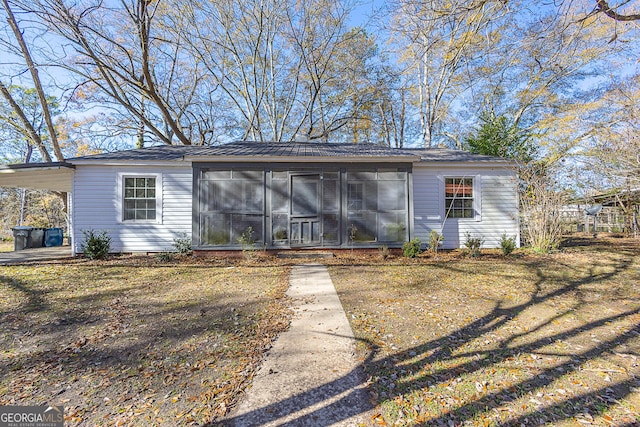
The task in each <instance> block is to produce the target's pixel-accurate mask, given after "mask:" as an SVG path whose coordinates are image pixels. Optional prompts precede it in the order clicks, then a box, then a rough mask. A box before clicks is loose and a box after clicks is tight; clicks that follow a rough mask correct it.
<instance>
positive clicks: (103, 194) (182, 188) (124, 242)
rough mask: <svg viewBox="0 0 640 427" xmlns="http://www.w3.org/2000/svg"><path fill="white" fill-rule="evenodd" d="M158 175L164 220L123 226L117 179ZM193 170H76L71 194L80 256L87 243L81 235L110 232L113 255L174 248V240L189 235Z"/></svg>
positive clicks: (76, 247) (74, 238)
mask: <svg viewBox="0 0 640 427" xmlns="http://www.w3.org/2000/svg"><path fill="white" fill-rule="evenodd" d="M127 173H131V174H135V173H137V174H139V173H150V174H151V173H154V174H155V173H159V174H160V175H161V181H162V188H161V194H160V195H159V196H161V198H162V207H161V212H162V218H161V221H160V222H159V223H139V224H136V223H131V222H127V223H123V222H122V221H120V218H119V217H120V216H121V211H120V205H121V200H119V197H120V196H119V191H118V186H119V185H120V184H119V182H118V176H119V174H127ZM191 187H192V173H191V165H190V164H185V165H180V166H179V167H169V166H165V167H110V166H94V165H91V166H90V165H87V166H81V165H79V166H77V167H76V171H75V176H74V189H73V204H74V207H75V209H74V211H73V226H72V230H73V235H72V237H73V238H72V242H73V245H74V249H75V251H76V252H80V246H81V245H82V243H83V234H82V230H89V229H93V230H106V231H107V233H109V235H110V236H111V237H112V247H111V250H112V252H155V251H162V250H172V249H173V239H174V238H175V237H177V236H179V235H180V234H181V233H187V234H188V235H191V204H192V196H191Z"/></svg>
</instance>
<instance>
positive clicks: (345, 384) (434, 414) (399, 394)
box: [212, 252, 640, 427]
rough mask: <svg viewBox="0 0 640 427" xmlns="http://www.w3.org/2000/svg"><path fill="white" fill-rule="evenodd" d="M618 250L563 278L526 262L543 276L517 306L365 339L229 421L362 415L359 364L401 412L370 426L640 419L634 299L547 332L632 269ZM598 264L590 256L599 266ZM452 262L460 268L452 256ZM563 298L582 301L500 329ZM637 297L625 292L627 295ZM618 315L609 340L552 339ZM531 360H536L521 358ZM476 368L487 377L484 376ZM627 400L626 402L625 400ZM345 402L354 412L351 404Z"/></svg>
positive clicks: (306, 421)
mask: <svg viewBox="0 0 640 427" xmlns="http://www.w3.org/2000/svg"><path fill="white" fill-rule="evenodd" d="M622 255H623V258H622V259H619V258H618V259H617V261H615V265H614V267H615V268H613V269H612V270H611V271H607V272H601V271H600V270H599V269H598V268H597V266H596V265H594V266H593V268H591V269H590V270H589V271H588V273H587V274H584V275H583V276H582V277H578V278H574V279H573V280H568V281H564V282H563V281H562V280H561V278H560V277H556V276H555V272H550V273H545V271H546V270H545V269H543V268H541V267H542V266H543V265H544V261H543V262H541V263H536V262H531V263H529V267H530V268H531V269H532V271H533V272H534V273H535V274H536V276H537V282H536V283H535V284H534V291H533V292H532V293H531V294H530V296H529V298H528V300H527V301H525V302H522V303H520V304H516V305H513V304H512V303H511V305H509V304H508V303H507V302H506V301H495V305H494V307H493V309H491V310H490V311H489V312H488V313H486V314H484V315H482V316H480V317H479V318H477V319H475V320H474V321H471V322H468V323H467V324H465V325H463V326H462V327H459V328H458V329H455V330H453V331H451V332H450V333H448V334H447V335H445V336H442V337H440V338H437V339H432V340H429V341H427V342H424V343H422V344H420V345H417V346H413V347H411V348H408V349H405V350H403V351H397V352H395V353H386V355H384V354H382V351H381V350H382V349H381V348H380V347H379V345H378V344H377V343H375V342H372V341H371V340H368V339H364V338H361V339H360V340H361V341H363V342H365V344H366V346H367V348H368V354H367V357H366V360H364V361H363V362H362V364H361V365H359V366H358V367H357V368H356V369H355V370H354V371H353V372H350V373H349V374H348V375H346V376H344V377H342V378H340V379H338V380H336V381H333V382H331V383H327V384H324V385H322V386H320V387H318V388H315V389H313V390H309V391H307V392H304V393H301V394H299V395H297V396H294V397H292V398H290V399H287V400H286V401H281V402H278V403H277V404H273V405H271V406H268V407H263V408H260V409H259V410H256V411H254V413H251V414H247V415H245V416H238V417H233V418H230V419H228V420H226V421H225V422H224V424H223V425H229V426H233V425H235V426H249V425H259V424H252V423H251V420H252V419H253V418H255V416H256V415H257V413H258V412H259V413H260V414H262V415H261V416H262V417H263V418H262V419H261V423H260V424H266V423H269V422H271V423H272V425H291V426H294V425H296V426H297V425H301V426H302V425H314V426H328V425H332V424H334V423H337V422H340V421H341V420H345V419H347V418H349V417H352V416H356V415H358V414H359V413H360V412H362V410H361V409H360V408H361V406H358V405H353V404H351V403H350V399H353V398H354V393H355V391H354V390H353V389H354V384H353V378H354V377H357V378H361V379H362V376H361V373H362V371H364V372H366V373H367V374H368V375H370V376H371V379H370V380H369V383H368V391H369V394H370V395H371V396H373V399H374V400H375V403H377V404H380V405H383V406H384V405H387V406H389V407H391V408H393V411H395V414H397V416H396V418H395V419H392V420H389V419H387V420H386V421H383V418H382V415H378V416H375V417H373V418H371V419H369V420H368V422H369V423H370V424H372V425H380V424H382V425H392V424H393V425H425V426H462V425H482V426H489V425H491V426H501V427H503V426H504V427H506V426H514V427H515V426H522V425H543V424H545V425H556V424H559V423H569V424H571V423H577V422H580V424H581V425H600V424H602V425H604V424H607V425H609V424H611V425H614V424H615V425H621V426H622V425H625V426H632V425H639V424H640V415H639V414H638V412H637V411H638V409H639V408H640V396H638V388H639V387H640V378H639V377H638V363H637V362H636V360H637V359H638V358H640V351H639V348H640V347H639V342H638V341H639V337H640V306H638V304H637V300H635V301H634V303H633V304H632V307H631V308H628V309H620V310H618V312H617V313H614V314H610V315H604V311H605V310H604V308H603V312H601V313H593V314H594V316H596V317H597V318H596V319H593V320H591V321H584V322H581V324H580V325H579V326H575V327H571V328H567V329H564V330H559V331H552V332H550V331H548V330H546V329H548V327H550V326H552V325H553V324H554V323H556V322H558V320H559V319H561V318H563V317H565V316H569V315H571V314H572V313H574V312H576V310H578V309H580V308H585V307H587V306H592V305H593V303H589V302H588V301H587V298H588V297H589V295H590V293H592V292H594V291H593V290H592V289H591V288H592V286H593V285H595V284H603V283H606V282H608V281H610V280H613V279H616V277H617V276H618V275H620V274H622V273H623V272H627V273H631V274H635V272H634V270H633V269H635V268H637V266H636V265H635V264H634V257H635V258H637V256H638V254H637V253H636V252H625V253H622ZM611 259H613V258H611ZM611 259H608V260H607V262H609V261H611ZM597 262H598V260H594V264H597ZM635 262H636V263H637V260H636V261H635ZM448 268H451V269H455V268H456V267H455V265H453V264H451V265H448ZM566 268H568V269H571V268H572V266H571V265H570V264H568V265H566ZM549 284H551V286H549ZM566 296H571V297H572V298H575V301H576V303H575V304H574V305H571V306H569V307H566V308H558V309H557V311H556V312H555V314H554V315H552V316H549V317H548V318H547V319H545V320H544V321H543V322H541V323H539V324H537V325H535V326H533V327H531V328H527V329H526V330H525V331H523V332H512V333H510V334H508V335H506V336H504V332H503V329H504V328H505V327H506V326H507V325H508V324H509V322H511V321H512V320H513V319H515V318H517V317H518V316H521V315H523V313H524V312H525V311H528V310H530V309H532V308H536V307H538V306H541V305H551V306H553V305H554V300H556V299H558V298H561V297H566ZM633 298H634V296H632V295H629V296H628V297H627V301H628V300H630V299H633ZM427 308H428V307H427ZM617 323H624V326H623V327H620V329H619V331H618V332H617V333H610V334H609V335H608V336H607V337H606V338H605V339H599V340H596V339H595V338H594V339H592V340H591V342H592V343H596V344H594V345H590V346H582V348H581V349H578V350H575V351H571V352H569V351H562V350H558V349H556V348H553V345H554V344H556V343H562V342H565V341H566V340H571V339H580V340H583V339H584V338H585V337H596V336H598V337H599V336H600V335H602V328H603V327H605V326H609V325H612V324H617ZM501 335H502V338H499V339H497V340H496V336H498V337H500V336H501ZM485 338H487V342H488V341H492V343H491V345H486V346H484V348H482V347H480V348H478V345H477V344H476V345H475V347H473V346H471V348H472V350H469V344H470V343H472V342H476V343H477V342H478V341H480V342H482V341H484V339H485ZM587 341H588V340H587ZM581 342H582V341H581ZM621 348H625V349H626V350H624V351H625V352H626V353H625V354H620V353H619V351H621V350H619V349H621ZM612 356H616V357H623V358H625V357H626V358H628V359H631V363H629V365H630V366H628V367H626V368H620V367H619V366H615V365H614V366H615V368H613V369H611V370H610V369H608V368H607V366H611V365H605V366H599V365H597V364H599V363H601V362H603V363H604V361H606V360H607V358H611V357H612ZM526 358H531V360H533V361H534V362H535V363H532V364H531V366H528V367H527V366H524V365H526V363H524V362H523V361H524V360H526ZM514 363H515V364H519V366H520V367H518V368H517V369H520V370H522V369H524V370H525V371H526V374H525V375H524V376H515V375H514V376H513V378H511V379H510V380H509V381H505V382H503V383H500V382H498V383H493V379H492V376H491V375H492V374H493V375H495V376H496V377H497V376H499V375H502V373H501V372H502V371H505V370H506V371H507V373H508V369H506V368H505V364H507V366H508V364H512V366H513V364H514ZM594 363H596V365H594ZM534 365H535V366H534ZM594 366H595V367H594ZM515 370H516V369H514V371H515ZM596 371H598V373H599V374H602V375H603V376H606V379H605V380H604V381H601V382H599V384H595V383H594V384H588V383H587V384H582V383H581V381H582V380H581V379H580V378H581V377H580V376H581V375H584V374H588V373H591V372H596ZM608 372H611V376H612V377H613V376H614V374H613V372H615V377H618V374H621V377H622V378H615V379H611V378H609V375H608V374H607V373H608ZM474 376H477V377H479V378H485V379H486V381H478V380H477V379H476V377H474ZM360 381H361V383H362V380H360ZM587 381H588V380H587ZM566 383H569V385H571V386H572V387H573V388H572V389H570V390H567V389H566V386H561V384H566ZM561 387H565V388H561ZM469 388H471V391H469ZM445 389H448V391H446V393H443V394H440V395H439V390H445ZM381 390H385V392H386V393H387V395H386V396H381V395H379V392H380V391H381ZM458 392H459V393H460V395H459V396H462V394H466V396H464V398H458V396H456V393H458ZM341 393H347V394H346V395H345V396H343V397H341V398H340V399H338V400H337V401H336V402H334V403H331V404H328V405H326V406H325V407H323V408H321V409H316V410H311V411H310V413H303V414H302V415H300V416H299V417H298V418H297V419H295V420H293V421H290V422H286V423H279V422H278V421H279V419H280V418H281V417H283V416H285V415H288V414H280V413H279V411H278V408H279V407H280V406H282V407H293V408H294V410H295V411H304V410H305V409H306V410H307V412H309V410H310V406H312V405H319V404H321V402H322V401H324V400H327V399H328V398H329V397H330V396H334V397H336V396H338V395H339V394H341ZM625 399H627V400H625ZM630 399H631V400H630ZM633 399H636V400H635V401H634V400H633ZM623 400H625V403H621V402H622V401H623ZM625 405H626V407H625ZM345 407H346V408H350V410H349V409H347V410H345ZM614 408H617V409H618V410H619V409H623V410H625V409H626V413H623V414H620V413H618V414H613V413H612V414H613V416H615V417H617V418H616V419H614V418H613V417H612V416H610V415H608V413H609V411H612V410H613V409H614ZM290 413H292V412H290ZM280 421H282V420H280ZM386 422H388V423H389V424H386ZM580 424H577V425H580ZM212 425H217V424H215V423H213V424H212Z"/></svg>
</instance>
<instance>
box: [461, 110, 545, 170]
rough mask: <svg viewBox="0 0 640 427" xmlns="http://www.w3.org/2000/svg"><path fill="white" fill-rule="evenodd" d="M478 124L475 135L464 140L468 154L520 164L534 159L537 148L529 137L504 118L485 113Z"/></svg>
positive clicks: (492, 113)
mask: <svg viewBox="0 0 640 427" xmlns="http://www.w3.org/2000/svg"><path fill="white" fill-rule="evenodd" d="M480 122H481V126H480V128H479V129H478V130H477V133H476V135H472V136H469V137H468V138H467V140H466V144H465V148H467V149H468V150H469V151H470V152H472V153H477V154H485V155H489V156H498V157H504V158H508V159H514V160H516V161H518V162H520V163H522V164H528V163H530V162H531V161H533V160H534V159H535V158H536V155H537V148H536V146H535V145H534V142H533V141H532V139H531V136H530V135H528V134H527V133H526V132H525V131H524V130H523V129H521V128H520V127H518V125H517V124H515V123H513V121H510V120H509V118H507V117H506V116H496V114H495V113H494V112H488V113H486V112H485V113H483V114H482V115H481V116H480Z"/></svg>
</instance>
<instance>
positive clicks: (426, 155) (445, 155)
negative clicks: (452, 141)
mask: <svg viewBox="0 0 640 427" xmlns="http://www.w3.org/2000/svg"><path fill="white" fill-rule="evenodd" d="M403 151H405V152H407V153H410V154H414V155H419V156H420V158H421V160H422V161H423V162H500V163H512V162H513V161H512V160H510V159H505V158H503V157H495V156H485V155H484V154H473V153H470V152H468V151H462V150H451V149H448V148H404V149H403Z"/></svg>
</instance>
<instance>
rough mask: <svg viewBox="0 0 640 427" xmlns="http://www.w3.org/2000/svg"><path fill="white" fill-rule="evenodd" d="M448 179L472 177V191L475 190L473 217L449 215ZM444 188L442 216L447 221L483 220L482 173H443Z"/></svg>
mask: <svg viewBox="0 0 640 427" xmlns="http://www.w3.org/2000/svg"><path fill="white" fill-rule="evenodd" d="M447 179H472V180H473V181H472V182H473V184H472V191H473V213H474V215H473V217H471V218H454V217H451V216H447V214H448V212H447V193H446V191H447ZM441 182H442V188H441V192H440V194H441V197H442V199H441V200H442V205H441V206H442V211H441V212H442V218H443V219H444V220H445V221H451V220H455V221H468V222H480V221H482V200H481V198H482V187H481V182H482V181H481V176H480V175H465V174H451V175H442V176H441Z"/></svg>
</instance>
